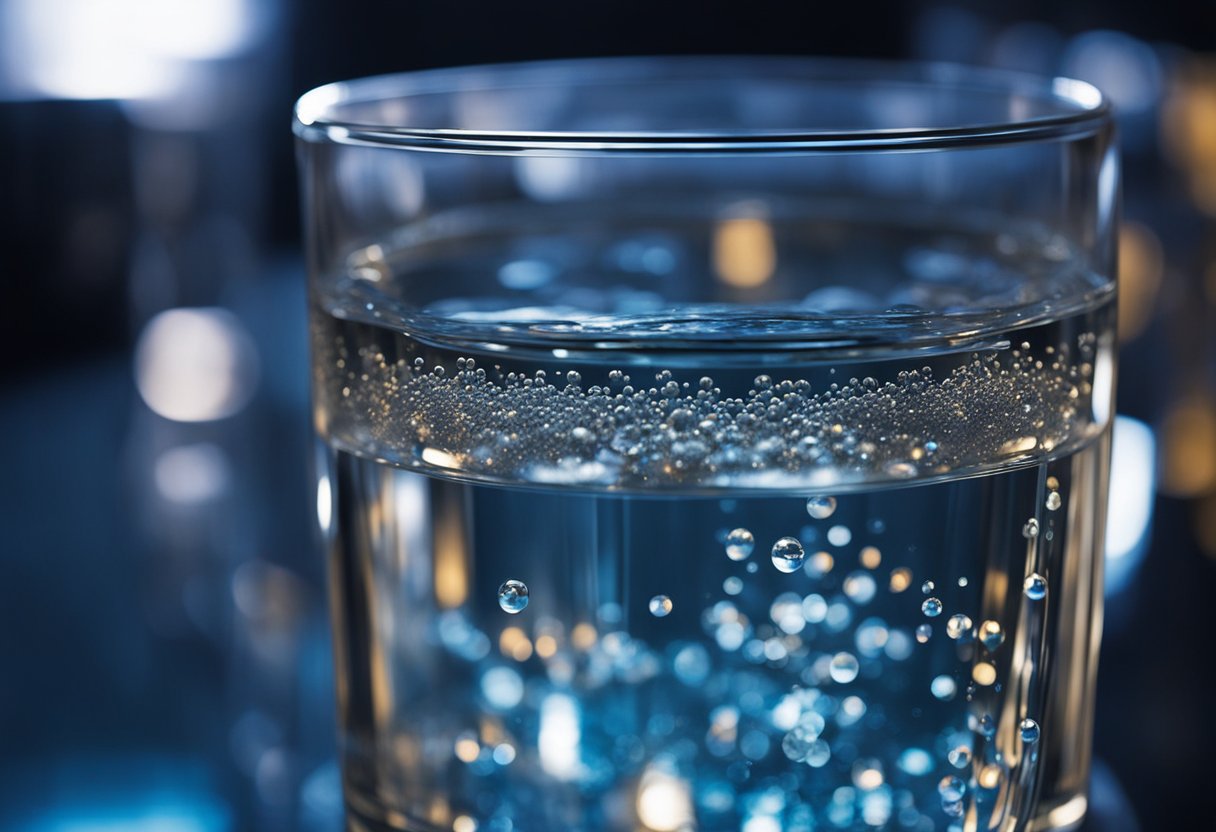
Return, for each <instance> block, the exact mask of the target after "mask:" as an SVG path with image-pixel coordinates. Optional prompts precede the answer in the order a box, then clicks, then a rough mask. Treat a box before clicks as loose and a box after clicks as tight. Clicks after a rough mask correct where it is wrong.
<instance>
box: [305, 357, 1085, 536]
mask: <svg viewBox="0 0 1216 832" xmlns="http://www.w3.org/2000/svg"><path fill="white" fill-rule="evenodd" d="M402 338H403V339H404V336H402ZM375 343H376V342H375V341H373V342H372V343H371V344H369V345H367V346H363V347H359V348H358V349H357V354H354V355H352V354H350V351H349V349H348V347H347V345H346V342H345V341H344V340H342V339H341V338H338V339H337V340H335V341H333V342H330V343H327V344H319V345H318V346H319V348H322V352H323V353H324V352H328V355H325V354H323V355H321V356H320V357H319V361H320V362H321V365H322V367H323V370H324V375H323V377H322V383H321V384H320V385H319V387H318V394H317V395H318V398H319V400H320V401H321V402H322V403H323V407H324V409H325V417H324V424H325V430H326V433H327V434H328V435H330V436H332V437H334V438H336V439H338V440H339V441H342V442H345V443H348V444H351V445H354V446H359V447H366V448H368V450H369V451H370V452H372V453H374V454H375V455H377V456H380V457H381V458H384V459H388V460H393V461H398V462H400V463H403V464H407V465H420V466H425V467H430V468H433V469H437V470H443V471H447V472H459V473H460V474H462V475H464V476H474V477H482V478H488V479H491V480H496V481H504V480H510V481H515V482H531V483H538V484H586V485H599V486H609V485H611V486H614V487H622V488H632V487H644V488H646V489H647V490H654V489H661V488H664V487H683V486H689V485H703V486H709V487H723V486H731V485H740V486H749V487H769V488H779V487H798V486H799V485H802V486H805V485H807V484H811V485H821V484H824V483H828V482H840V483H850V482H862V481H876V480H883V479H898V480H903V479H907V478H915V477H924V476H935V475H940V474H944V473H948V472H952V471H961V470H964V469H975V468H980V469H982V468H986V467H991V466H993V465H995V464H1001V463H1004V462H1007V461H1016V460H1020V459H1026V458H1029V457H1030V456H1033V455H1035V454H1038V453H1042V452H1045V451H1050V450H1053V449H1058V448H1060V447H1061V446H1062V445H1064V444H1065V443H1068V442H1071V441H1074V440H1075V439H1077V438H1078V437H1082V436H1083V435H1084V434H1085V431H1086V430H1087V429H1088V425H1089V421H1088V420H1089V419H1090V409H1089V407H1088V404H1087V396H1088V395H1089V390H1090V387H1091V384H1090V380H1089V379H1090V376H1091V375H1092V372H1093V370H1092V367H1091V365H1090V363H1088V362H1078V363H1076V364H1074V363H1073V360H1072V357H1071V356H1072V349H1071V348H1070V347H1069V346H1068V345H1066V344H1061V345H1059V346H1058V347H1055V348H1053V350H1052V352H1051V354H1050V355H1046V356H1045V357H1043V358H1035V357H1033V356H1032V355H1030V354H1029V352H1027V351H1025V350H1022V349H1010V350H989V351H984V352H977V353H974V354H972V355H971V356H970V357H969V358H968V359H967V360H965V361H963V362H962V363H961V364H959V365H958V366H955V367H954V368H953V369H951V370H949V371H948V372H946V373H945V375H943V376H942V377H940V378H939V377H938V376H937V375H935V373H934V372H933V371H932V370H931V368H929V367H922V368H917V369H906V370H903V371H900V372H898V373H897V374H896V375H895V377H894V378H891V379H889V380H886V381H879V380H877V379H874V378H865V379H849V380H847V381H843V382H832V383H824V382H819V385H820V386H818V387H815V386H813V385H812V383H811V382H810V381H808V380H806V379H804V378H790V379H781V380H778V379H773V378H769V377H767V376H762V377H758V378H757V379H756V380H755V381H754V382H753V385H752V386H751V388H750V389H747V390H742V389H734V390H732V391H731V392H732V393H733V395H732V394H730V393H727V392H725V391H724V390H723V389H722V388H721V387H720V386H719V384H718V383H717V382H716V381H715V380H714V379H712V378H703V379H701V380H700V381H697V380H696V379H695V378H693V379H692V380H690V381H685V382H681V381H680V380H679V378H678V377H677V376H675V375H674V374H673V373H672V372H670V371H661V372H659V373H657V374H656V375H655V376H654V377H653V379H651V378H645V377H639V378H635V377H634V376H633V375H632V374H631V373H626V372H623V371H620V370H613V371H611V372H604V373H603V377H602V379H596V378H594V376H595V374H594V373H593V372H592V371H591V370H588V369H583V370H582V371H581V372H579V371H575V370H570V369H568V368H562V369H561V370H557V371H547V370H545V369H535V370H522V369H518V368H517V369H511V368H510V367H508V366H506V365H503V364H493V363H491V364H488V365H487V366H482V365H481V363H480V362H479V360H478V359H476V358H474V357H469V356H462V357H460V358H456V359H454V360H452V362H451V363H450V364H449V363H447V362H442V363H438V364H435V363H431V361H430V360H426V361H424V360H423V358H421V357H418V358H416V359H413V358H411V357H409V356H412V355H414V354H416V353H417V351H418V350H421V347H420V346H409V347H408V348H406V349H405V351H404V355H402V356H401V357H396V356H393V355H391V354H392V352H393V350H391V349H389V348H388V347H377V346H375ZM407 343H409V342H408V340H403V342H402V344H403V345H404V344H407ZM550 372H552V376H553V380H550ZM368 446H370V447H368ZM833 502H834V501H833V498H831V497H813V498H811V499H810V500H808V501H807V512H808V513H809V514H810V515H811V516H812V517H814V518H816V519H823V518H826V517H828V516H830V515H831V513H832V511H831V508H832V504H833Z"/></svg>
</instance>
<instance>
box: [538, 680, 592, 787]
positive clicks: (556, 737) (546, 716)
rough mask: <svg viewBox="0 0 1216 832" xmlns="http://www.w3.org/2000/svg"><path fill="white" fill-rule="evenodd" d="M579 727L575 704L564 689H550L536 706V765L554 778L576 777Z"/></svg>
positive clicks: (579, 739) (577, 770) (579, 772)
mask: <svg viewBox="0 0 1216 832" xmlns="http://www.w3.org/2000/svg"><path fill="white" fill-rule="evenodd" d="M581 739H582V729H581V728H580V726H579V721H578V706H577V705H576V704H575V702H574V700H573V699H571V698H570V697H569V696H567V695H566V694H564V693H551V694H549V695H548V696H546V697H545V701H544V702H543V703H541V706H540V736H539V737H538V740H537V746H538V747H539V750H540V767H541V768H542V769H543V770H544V772H545V773H546V774H548V775H549V776H550V777H556V778H557V779H558V780H565V781H569V780H576V779H578V777H579V775H580V774H581V773H582V765H581V763H580V762H579V755H578V748H579V742H580V741H581Z"/></svg>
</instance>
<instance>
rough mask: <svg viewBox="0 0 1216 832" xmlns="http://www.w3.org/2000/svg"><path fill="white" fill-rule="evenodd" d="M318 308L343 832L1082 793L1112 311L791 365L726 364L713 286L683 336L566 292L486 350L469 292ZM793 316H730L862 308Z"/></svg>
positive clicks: (951, 813)
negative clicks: (351, 820) (607, 329)
mask: <svg viewBox="0 0 1216 832" xmlns="http://www.w3.org/2000/svg"><path fill="white" fill-rule="evenodd" d="M639 256H641V255H639ZM652 259H653V258H652ZM659 259H661V258H659ZM679 259H680V258H679V256H677V255H672V261H674V262H679ZM510 262H512V263H514V262H519V261H518V260H512V261H510ZM656 262H657V261H656ZM662 262H663V263H667V262H668V261H667V260H663V261H662ZM360 268H367V267H366V266H365V265H364V266H360ZM394 268H396V267H394ZM512 268H513V269H514V271H512V270H511V269H507V272H506V274H507V277H508V280H507V281H506V284H513V285H515V286H519V285H524V284H526V285H527V286H529V287H531V288H530V289H529V291H533V290H534V289H535V287H536V285H542V284H537V280H538V279H539V278H537V275H531V276H530V277H529V274H525V272H527V270H528V268H532V269H533V271H535V270H536V269H537V268H539V267H535V266H531V267H525V266H515V267H512ZM554 268H556V267H554ZM499 273H500V276H501V274H502V273H501V271H500V272H499ZM396 274H397V272H396V271H394V270H393V269H388V270H387V271H385V272H383V274H382V277H383V276H384V275H390V276H395V275H396ZM525 277H527V278H529V279H528V280H526V281H525V280H524V278H525ZM533 278H536V279H535V280H534V279H533ZM344 279H345V278H344ZM401 279H402V280H405V281H406V282H408V279H407V278H401ZM550 279H552V278H551V277H550ZM520 281H524V284H521V283H520ZM373 282H374V281H373ZM559 282H560V281H559ZM335 285H336V286H337V287H338V289H335V293H336V294H335V295H334V296H325V295H324V294H323V293H322V294H321V296H319V298H318V301H319V305H318V308H317V310H316V314H315V316H314V350H315V359H316V361H315V363H316V366H317V375H316V380H315V384H316V399H317V403H318V408H317V421H318V428H319V431H320V433H321V435H322V436H323V438H324V439H325V440H326V443H327V445H326V459H327V464H326V467H325V469H324V476H323V479H322V489H321V499H320V504H319V508H320V510H321V516H322V525H323V527H324V528H325V530H326V537H327V540H328V543H329V547H330V548H329V557H330V565H331V574H332V577H333V592H332V603H333V606H334V613H335V623H336V626H337V646H338V651H337V652H338V665H337V667H338V673H339V699H340V707H341V718H342V730H343V742H344V765H345V779H346V795H347V800H348V804H349V805H350V807H351V808H352V810H353V811H354V814H355V816H356V818H357V819H358V822H359V823H362V824H364V825H365V826H368V827H371V828H390V829H408V830H455V832H472V830H477V829H483V830H502V832H506V830H527V832H548V831H549V830H554V832H556V831H557V830H563V831H564V830H587V832H592V830H635V829H649V830H653V832H668V831H669V830H685V829H701V830H736V829H742V830H745V831H746V832H769V831H770V830H795V829H797V830H802V829H913V830H932V829H952V828H958V829H963V828H967V829H976V828H980V829H986V828H990V827H994V826H995V825H998V824H1002V825H1001V826H1000V828H1002V829H1021V828H1024V826H1025V824H1026V823H1027V822H1029V820H1030V819H1031V817H1032V815H1034V816H1038V817H1040V818H1041V817H1044V816H1046V814H1047V813H1048V812H1050V811H1052V810H1055V811H1056V812H1057V815H1056V817H1063V814H1067V813H1068V812H1070V811H1071V812H1074V813H1075V811H1076V810H1077V807H1078V805H1082V804H1078V800H1080V801H1083V797H1080V795H1081V794H1082V791H1083V788H1084V779H1085V776H1086V771H1087V767H1088V732H1087V728H1086V727H1085V726H1086V725H1087V723H1088V716H1087V714H1088V710H1089V708H1090V706H1091V701H1090V696H1091V693H1092V687H1091V685H1090V684H1089V679H1090V674H1091V672H1092V667H1093V660H1094V658H1095V656H1094V651H1093V649H1091V648H1092V647H1093V644H1094V641H1095V639H1096V633H1097V623H1096V621H1095V618H1094V614H1093V613H1094V610H1095V609H1096V606H1095V605H1096V604H1097V603H1098V601H1099V595H1098V593H1099V592H1100V582H1097V580H1096V579H1097V575H1096V574H1095V570H1096V568H1097V563H1096V558H1095V552H1096V551H1098V548H1099V543H1100V540H1099V537H1098V534H1097V530H1098V529H1099V528H1100V527H1101V522H1100V520H1101V516H1100V515H1101V501H1100V499H1099V497H1100V495H1101V493H1102V490H1103V478H1104V477H1105V470H1106V466H1105V455H1104V454H1105V444H1106V441H1105V437H1106V430H1105V421H1106V418H1107V410H1106V400H1108V399H1109V385H1110V378H1109V373H1110V359H1109V350H1110V343H1109V338H1108V335H1107V331H1108V328H1109V323H1110V311H1111V310H1110V308H1109V306H1108V305H1107V303H1106V300H1107V299H1106V297H1105V296H1100V297H1098V298H1097V299H1096V300H1094V299H1092V298H1091V300H1090V301H1088V302H1087V303H1080V302H1079V301H1078V302H1077V303H1071V304H1069V303H1064V302H1063V301H1061V300H1060V299H1059V297H1056V296H1055V295H1052V292H1051V291H1046V290H1045V291H1044V292H1043V295H1044V297H1047V296H1051V297H1055V298H1056V299H1055V300H1050V301H1043V298H1037V299H1036V298H1031V299H1030V300H1029V301H1028V306H1027V309H1030V308H1031V307H1033V308H1034V311H1033V314H1032V313H1031V312H1026V313H1025V314H1024V315H1023V316H1022V317H1021V318H1019V317H1018V316H1017V315H1014V316H1012V317H1009V316H998V315H996V314H995V313H991V314H989V313H985V314H984V315H981V316H980V317H981V318H982V319H983V320H984V321H986V325H985V326H980V327H978V328H977V327H976V326H975V322H974V321H971V322H970V323H966V322H963V323H960V320H959V319H950V318H930V317H929V316H925V315H922V314H920V313H912V312H906V313H899V312H895V313H889V314H888V316H887V317H884V316H883V315H876V316H873V315H872V313H870V312H859V313H857V314H858V315H867V316H872V317H873V319H874V320H878V321H879V323H880V324H881V327H882V328H886V329H887V330H891V329H892V328H897V325H896V324H895V323H893V321H894V320H895V318H893V317H891V316H895V317H898V315H899V314H907V315H911V316H912V317H913V318H915V319H916V320H915V321H913V322H911V323H910V324H909V325H910V326H912V327H913V328H918V329H919V331H920V333H921V334H922V335H923V336H924V337H923V340H920V341H918V340H917V337H919V336H916V337H911V336H910V338H909V339H908V340H902V339H899V338H892V337H890V332H888V333H887V336H884V338H881V339H879V340H878V341H877V342H875V343H869V344H862V343H861V342H850V343H848V344H842V343H840V342H838V341H824V342H822V343H818V344H816V345H814V346H812V347H806V346H805V345H803V347H801V348H796V349H787V348H786V347H783V346H772V345H770V346H771V348H769V349H755V348H754V346H755V345H754V344H752V345H751V347H747V345H746V344H731V343H730V342H729V339H728V338H727V337H726V335H724V333H726V334H727V335H729V334H732V333H733V334H737V333H735V330H734V329H733V327H734V326H735V325H736V323H738V322H732V321H723V320H720V319H714V318H713V317H712V315H711V314H710V313H709V312H707V308H706V307H704V306H697V303H699V302H700V301H705V300H707V298H703V297H701V298H693V299H692V300H691V301H690V304H691V305H690V306H687V307H685V309H686V311H687V310H688V309H691V310H692V311H689V312H688V314H687V315H686V316H685V318H684V319H683V323H681V325H680V327H678V329H679V332H680V337H681V338H683V339H685V340H683V341H680V342H679V343H678V344H676V345H675V346H673V345H672V344H671V343H669V342H668V341H666V340H663V339H662V336H661V333H656V332H655V331H653V330H654V328H655V327H656V326H661V323H659V318H658V317H655V316H651V317H647V318H646V319H645V320H644V321H641V322H639V319H636V318H631V319H630V320H631V321H633V323H627V324H625V325H623V330H625V331H628V330H629V329H630V327H631V326H634V325H635V324H636V326H637V328H636V331H632V332H631V333H630V334H628V335H627V337H625V340H626V341H628V348H625V347H624V346H623V345H622V343H620V342H616V341H613V342H611V343H603V342H600V341H597V340H596V338H597V337H600V336H599V335H597V334H596V332H597V327H598V326H600V324H602V323H603V321H604V320H605V319H602V318H600V319H597V321H598V323H596V322H595V321H593V322H591V323H594V324H595V325H594V326H588V325H587V324H588V320H587V319H580V318H579V317H578V315H573V314H572V313H570V312H569V308H570V303H571V301H570V299H569V298H566V300H565V301H563V302H562V303H561V304H557V303H550V304H549V305H548V306H546V309H548V310H549V311H548V312H539V311H537V309H538V308H539V307H535V306H533V307H524V306H517V307H516V311H517V312H518V314H514V313H509V312H508V313H502V310H501V309H500V310H499V314H500V320H504V321H514V322H513V323H510V324H509V325H505V324H504V325H503V326H501V327H500V328H499V329H497V330H494V329H493V328H492V327H491V329H490V330H485V328H484V327H483V331H481V332H480V334H478V333H477V332H475V331H473V330H468V329H465V328H464V327H465V326H466V325H467V324H468V323H469V322H470V321H475V320H478V318H477V316H476V315H471V314H466V313H468V312H469V310H470V308H472V307H473V306H476V304H474V303H472V302H471V301H467V300H466V301H459V300H458V299H456V298H455V295H458V294H459V292H456V291H455V290H453V293H449V294H450V295H452V296H448V297H446V298H444V299H438V300H432V301H429V303H430V305H429V307H426V309H424V308H423V307H424V306H426V303H424V302H428V301H427V299H426V298H422V299H421V301H420V305H417V306H415V307H403V306H401V305H388V304H386V303H385V302H383V301H382V300H376V299H375V298H376V295H375V293H374V292H373V293H372V294H369V295H359V294H358V292H356V291H355V290H354V289H353V288H352V287H351V285H350V284H349V283H343V282H342V281H338V282H337V283H336V284H335ZM1044 286H1045V287H1046V288H1047V289H1052V287H1054V289H1056V290H1058V289H1060V286H1059V285H1057V284H1055V283H1052V282H1051V281H1046V282H1045V283H1044ZM448 288H451V287H450V285H449V287H448ZM506 288H507V289H509V290H512V291H513V289H512V286H511V285H507V286H506ZM566 288H567V289H569V288H570V287H569V286H567V287H566ZM347 290H349V291H347ZM360 291H362V290H360ZM376 291H380V289H377V290H376ZM419 291H420V290H419ZM1060 291H1062V292H1063V296H1064V298H1065V299H1066V300H1067V299H1071V300H1076V298H1077V295H1076V293H1075V292H1073V291H1072V290H1071V289H1069V290H1067V291H1064V290H1060ZM506 294H507V295H509V294H510V292H509V291H508V292H507V293H506ZM875 294H876V295H877V294H880V293H879V292H877V290H875ZM356 296H358V297H359V298H360V299H361V300H360V303H363V301H362V298H363V297H371V298H373V300H370V301H367V303H370V304H371V305H370V307H369V306H367V305H366V304H365V303H364V304H363V305H362V306H359V305H356V304H354V303H353V302H352V301H351V298H352V297H356ZM597 297H598V296H597ZM499 300H502V299H501V298H499ZM535 300H536V299H535V298H530V300H529V302H532V301H535ZM708 300H712V298H709V299H708ZM339 301H340V302H339ZM496 302H497V301H496ZM445 304H446V306H445ZM1036 304H1037V305H1036ZM1044 304H1046V305H1045V306H1044ZM1053 304H1054V305H1053ZM589 305H594V304H589ZM499 306H500V307H501V306H502V304H501V303H499ZM554 308H562V309H565V310H566V311H563V312H561V313H560V314H556V313H554V314H550V313H551V312H552V310H553V309H554ZM1057 308H1058V309H1062V310H1064V311H1063V312H1060V313H1059V314H1054V315H1053V314H1052V310H1053V309H1057ZM427 309H429V310H430V311H426V310H427ZM443 309H447V310H448V311H449V312H450V311H451V310H457V312H455V313H453V314H451V315H449V314H448V313H446V312H443ZM523 309H529V310H531V311H519V310H523ZM808 309H810V307H808ZM436 310H438V311H436ZM617 311H618V312H619V310H617ZM803 312H804V313H805V315H804V316H803V317H801V318H800V317H799V315H798V314H794V315H785V314H777V313H773V312H772V311H771V310H770V311H768V312H764V311H757V310H756V308H753V309H752V311H751V313H749V314H750V317H748V319H747V320H746V322H745V324H744V326H745V328H746V329H747V330H748V331H749V332H754V331H756V330H757V328H761V329H763V328H765V327H767V328H768V331H771V332H773V333H777V335H778V336H779V339H785V338H787V337H788V336H789V333H790V332H791V331H793V330H791V329H790V328H791V327H795V326H796V325H798V321H801V325H802V326H803V327H804V328H806V327H810V328H812V329H813V328H815V327H817V326H821V327H822V328H823V329H824V331H826V330H829V329H834V328H835V329H843V328H842V327H840V326H839V325H838V324H839V320H841V319H844V318H848V316H849V314H851V313H840V314H838V315H834V314H829V313H825V312H823V311H813V310H812V311H806V310H803ZM605 314H608V315H609V316H610V315H611V314H613V312H612V310H609V312H608V313H605ZM648 314H649V313H648ZM799 314H802V313H799ZM766 316H767V317H766ZM698 320H699V321H701V323H700V324H699V325H693V323H690V322H695V321H698ZM453 321H456V322H461V323H460V324H459V326H455V327H454V328H449V324H451V323H452V322H453ZM519 321H524V323H520V324H518V326H517V323H518V322H519ZM527 321H531V323H527ZM555 321H560V323H555ZM766 321H767V323H766ZM808 321H810V323H808ZM816 321H817V322H818V323H816ZM538 322H539V323H538ZM864 330H865V326H864V325H861V324H859V325H858V326H857V327H856V328H854V330H853V331H854V332H862V331H864ZM615 332H616V334H615V335H613V337H614V338H615V337H618V336H619V335H620V332H619V331H615ZM930 332H934V333H936V335H934V336H933V337H929V335H927V334H925V333H930ZM555 333H556V334H555ZM563 333H564V334H563ZM690 333H691V336H690ZM872 334H873V333H871V335H872ZM474 336H476V337H474ZM867 337H870V336H869V335H868V336H867ZM677 340H678V339H677ZM910 343H915V345H916V346H914V347H909V344H910ZM1032 806H1035V807H1037V808H1035V809H1033V810H1032V809H1031V807H1032ZM1061 813H1063V814H1061Z"/></svg>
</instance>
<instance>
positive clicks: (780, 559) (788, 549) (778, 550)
mask: <svg viewBox="0 0 1216 832" xmlns="http://www.w3.org/2000/svg"><path fill="white" fill-rule="evenodd" d="M804 560H806V550H805V549H803V548H802V544H801V543H799V542H798V539H797V538H794V537H783V538H781V539H780V540H778V541H777V542H776V543H774V544H773V566H775V567H777V571H778V572H785V573H786V574H789V573H791V572H797V571H798V569H799V567H801V566H802V562H803V561H804Z"/></svg>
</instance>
